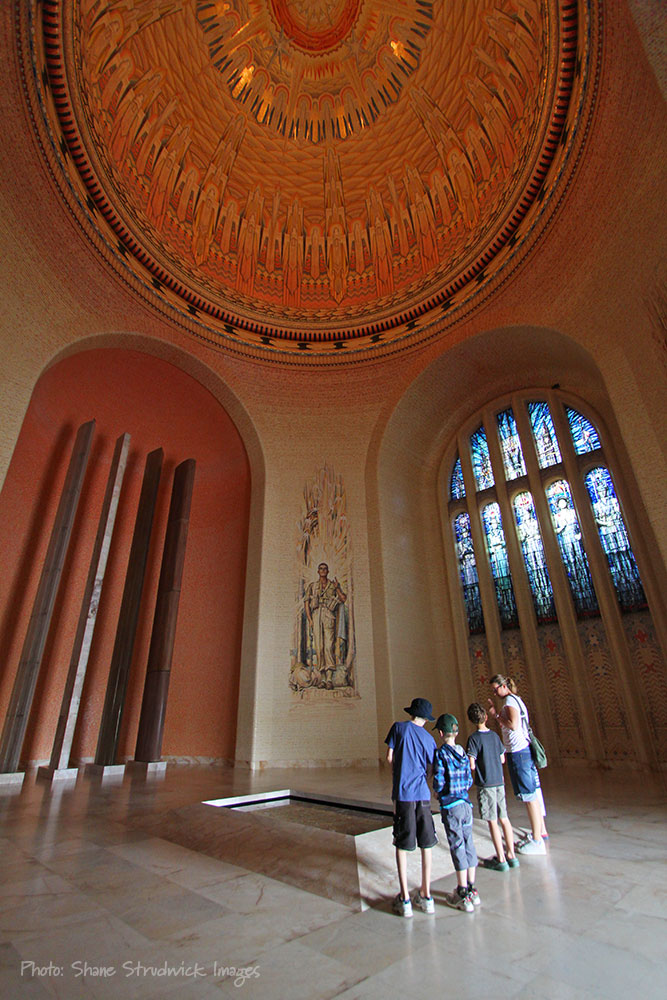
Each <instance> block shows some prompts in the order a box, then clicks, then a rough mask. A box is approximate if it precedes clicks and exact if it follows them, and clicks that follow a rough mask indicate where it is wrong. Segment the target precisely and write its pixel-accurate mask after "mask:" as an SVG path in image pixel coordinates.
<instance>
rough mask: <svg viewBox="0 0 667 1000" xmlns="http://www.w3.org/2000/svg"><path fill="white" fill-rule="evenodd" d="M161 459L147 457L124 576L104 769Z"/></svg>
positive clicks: (115, 733) (103, 726)
mask: <svg viewBox="0 0 667 1000" xmlns="http://www.w3.org/2000/svg"><path fill="white" fill-rule="evenodd" d="M162 457H163V451H162V448H157V449H156V450H155V451H152V452H151V453H150V454H149V455H148V457H147V458H146V468H145V469H144V480H143V483H142V487H141V496H140V498H139V507H138V509H137V519H136V522H135V525H134V535H133V537H132V546H131V548H130V558H129V561H128V564H127V573H126V575H125V588H124V590H123V599H122V601H121V605H120V614H119V616H118V627H117V629H116V640H115V642H114V648H113V653H112V655H111V667H110V669H109V680H108V681H107V691H106V697H105V699H104V708H103V710H102V721H101V722H100V732H99V737H98V740H97V753H96V755H95V763H96V764H98V765H103V766H108V765H111V764H114V763H115V761H116V752H117V750H118V738H119V736H120V724H121V721H122V717H123V709H124V707H125V693H126V691H127V681H128V677H129V673H130V666H131V665H132V653H133V651H134V641H135V638H136V635H137V622H138V620H139V606H140V604H141V593H142V591H143V587H144V577H145V574H146V562H147V559H148V548H149V545H150V540H151V531H152V528H153V515H154V513H155V502H156V500H157V491H158V486H159V484H160V474H161V472H162Z"/></svg>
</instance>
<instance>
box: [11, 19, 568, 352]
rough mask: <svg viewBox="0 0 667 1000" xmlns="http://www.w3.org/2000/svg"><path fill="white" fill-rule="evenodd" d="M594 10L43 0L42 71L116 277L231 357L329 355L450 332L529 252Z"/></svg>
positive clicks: (36, 35)
mask: <svg viewBox="0 0 667 1000" xmlns="http://www.w3.org/2000/svg"><path fill="white" fill-rule="evenodd" d="M582 10H583V11H584V12H585V11H586V10H587V8H586V7H585V6H584V5H583V3H582V4H580V3H578V2H577V0H439V2H438V0H434V2H433V3H427V2H425V0H402V2H398V0H373V2H371V0H368V2H366V0H106V2H103V0H74V2H70V3H65V2H60V0H41V2H37V0H31V6H30V11H31V17H32V19H33V26H34V30H33V31H30V60H31V63H32V67H33V70H34V78H33V82H34V90H35V92H36V95H37V98H38V100H39V102H40V111H41V113H42V115H43V118H44V123H45V126H46V128H47V129H48V130H49V134H50V139H51V143H52V150H51V155H50V158H51V159H52V160H54V159H55V160H57V161H58V168H59V170H60V171H62V173H63V174H64V175H65V176H66V178H67V184H68V187H69V193H68V197H69V198H70V199H74V200H76V202H77V205H78V211H79V212H80V213H83V214H84V215H85V218H86V225H87V226H88V227H90V228H91V229H92V230H93V231H94V233H95V239H96V243H97V244H98V246H100V247H103V248H104V249H103V252H105V254H106V256H107V257H110V258H113V262H114V266H116V267H119V268H121V269H124V270H125V271H127V272H128V273H129V274H131V277H132V281H133V283H135V284H139V285H140V286H141V288H142V290H143V291H144V292H145V293H146V294H150V295H151V296H152V297H154V298H157V299H158V300H159V301H160V302H162V303H163V305H164V306H166V307H167V308H168V311H169V312H170V313H172V315H177V316H180V317H181V318H186V319H187V321H188V323H190V324H195V325H197V326H199V327H200V328H201V330H204V331H206V332H207V333H210V334H213V335H214V336H215V337H217V338H222V340H223V341H225V340H226V339H230V340H232V341H234V342H235V343H247V344H251V345H252V346H254V347H257V346H260V347H264V348H266V349H267V350H269V351H270V350H279V351H285V350H292V351H309V352H315V353H326V352H331V351H332V350H337V351H339V350H344V349H348V348H355V347H359V346H362V347H364V348H366V347H368V346H370V345H372V344H380V345H383V344H386V343H387V342H390V341H395V340H400V339H401V338H403V337H406V336H409V337H413V336H414V333H415V330H418V329H420V328H426V327H429V328H430V327H431V325H432V323H433V321H434V316H436V318H437V317H440V318H441V317H442V316H443V315H444V314H445V313H446V312H447V311H448V310H449V309H456V308H457V307H459V305H460V304H462V303H463V302H464V301H466V300H467V299H468V298H469V297H470V296H471V295H474V294H477V292H478V291H479V289H480V286H482V285H483V284H484V283H485V282H487V281H489V280H490V279H491V278H493V277H494V276H495V275H497V274H499V272H500V270H501V269H502V268H503V267H505V266H506V265H507V263H508V262H509V260H510V259H511V258H512V257H513V256H514V254H515V253H516V252H517V251H518V249H519V248H520V246H521V245H522V243H523V242H524V241H525V239H526V238H527V236H528V235H529V233H530V232H531V229H532V228H533V226H534V223H535V220H536V218H537V217H538V215H539V214H540V213H542V211H543V208H544V205H545V204H546V202H547V201H548V197H547V195H550V193H551V191H552V190H555V188H556V187H557V186H558V183H559V177H560V173H561V171H562V168H563V163H564V162H565V158H566V156H567V153H568V150H569V145H570V142H571V138H572V135H573V132H574V125H575V124H576V119H577V115H578V113H579V108H580V104H581V93H582V89H583V81H584V74H583V73H582V72H581V66H582V60H583V59H584V57H585V55H586V44H587V42H586V36H585V33H584V31H583V30H582V29H583V27H584V24H585V19H584V18H583V17H582ZM29 89H30V88H29ZM573 95H574V97H573ZM32 96H33V98H34V97H35V94H34V93H33V94H32ZM575 98H576V99H575Z"/></svg>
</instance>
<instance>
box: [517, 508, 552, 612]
mask: <svg viewBox="0 0 667 1000" xmlns="http://www.w3.org/2000/svg"><path fill="white" fill-rule="evenodd" d="M513 507H514V519H515V521H516V530H517V535H518V536H519V543H520V545H521V551H522V553H523V559H524V562H525V564H526V572H527V573H528V580H529V582H530V589H531V591H532V594H533V604H534V606H535V614H536V616H537V620H538V622H539V623H540V624H544V622H553V621H555V620H556V607H555V604H554V592H553V588H552V586H551V577H550V576H549V570H548V568H547V560H546V556H545V554H544V545H543V543H542V535H541V534H540V525H539V522H538V520H537V515H536V513H535V504H534V503H533V498H532V496H531V495H530V493H519V494H518V495H517V496H515V497H514V501H513Z"/></svg>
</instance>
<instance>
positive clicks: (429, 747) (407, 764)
mask: <svg viewBox="0 0 667 1000" xmlns="http://www.w3.org/2000/svg"><path fill="white" fill-rule="evenodd" d="M385 743H386V744H387V746H388V747H391V748H392V749H393V751H394V760H393V782H392V789H391V797H392V799H394V801H398V802H427V801H430V798H431V790H430V789H429V787H428V782H427V780H426V772H427V771H428V769H429V767H430V766H431V764H432V763H433V758H434V757H435V751H436V742H435V740H434V739H433V737H432V736H431V734H430V733H427V732H426V730H425V729H424V727H423V726H418V725H417V723H416V722H395V723H394V724H393V726H392V727H391V729H390V730H389V732H388V733H387V738H386V740H385Z"/></svg>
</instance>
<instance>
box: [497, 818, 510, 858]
mask: <svg viewBox="0 0 667 1000" xmlns="http://www.w3.org/2000/svg"><path fill="white" fill-rule="evenodd" d="M498 822H499V823H500V825H501V826H502V828H503V835H504V837H505V857H506V858H508V859H509V860H510V861H511V860H512V858H513V857H514V830H513V829H512V824H511V823H510V821H509V819H508V818H507V816H505V817H504V818H502V819H500V820H498Z"/></svg>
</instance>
